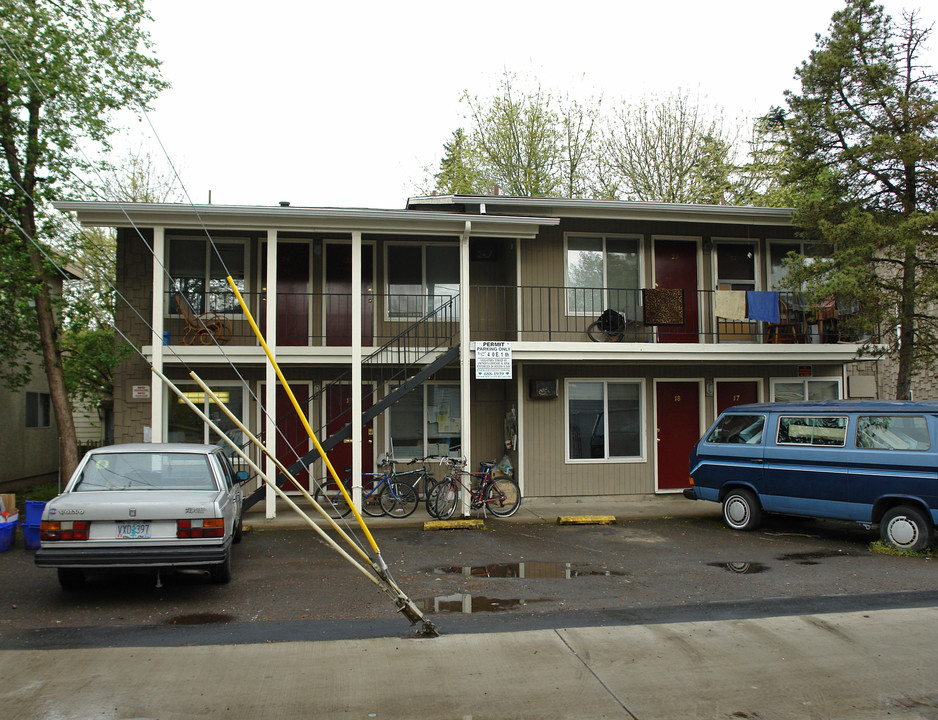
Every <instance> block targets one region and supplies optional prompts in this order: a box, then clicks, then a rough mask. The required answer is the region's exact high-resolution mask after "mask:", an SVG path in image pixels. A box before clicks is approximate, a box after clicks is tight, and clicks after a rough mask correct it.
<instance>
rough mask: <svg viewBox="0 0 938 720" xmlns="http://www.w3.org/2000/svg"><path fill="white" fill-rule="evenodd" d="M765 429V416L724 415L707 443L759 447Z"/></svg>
mask: <svg viewBox="0 0 938 720" xmlns="http://www.w3.org/2000/svg"><path fill="white" fill-rule="evenodd" d="M764 427H765V415H724V416H723V418H722V419H721V420H720V422H718V423H717V424H716V426H715V427H714V428H713V430H712V431H711V432H710V435H708V436H707V442H709V443H747V444H749V445H758V444H759V443H761V442H762V429H763V428H764Z"/></svg>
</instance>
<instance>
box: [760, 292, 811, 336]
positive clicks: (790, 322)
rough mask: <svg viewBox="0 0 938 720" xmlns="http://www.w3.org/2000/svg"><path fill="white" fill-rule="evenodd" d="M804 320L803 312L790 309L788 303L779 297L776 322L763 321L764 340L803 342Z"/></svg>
mask: <svg viewBox="0 0 938 720" xmlns="http://www.w3.org/2000/svg"><path fill="white" fill-rule="evenodd" d="M804 336H805V320H804V312H803V311H800V310H792V309H791V308H789V307H788V303H786V302H785V301H784V300H781V299H779V301H778V322H777V323H773V322H767V323H765V330H764V341H765V342H767V343H774V344H780V343H793V344H796V343H801V342H804Z"/></svg>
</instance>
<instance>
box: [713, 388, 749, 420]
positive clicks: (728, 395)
mask: <svg viewBox="0 0 938 720" xmlns="http://www.w3.org/2000/svg"><path fill="white" fill-rule="evenodd" d="M716 398H717V415H719V414H720V413H721V412H723V411H724V410H726V408H729V407H733V406H734V405H748V404H749V403H756V402H759V383H758V382H756V381H755V380H718V381H717V388H716Z"/></svg>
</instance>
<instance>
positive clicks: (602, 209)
mask: <svg viewBox="0 0 938 720" xmlns="http://www.w3.org/2000/svg"><path fill="white" fill-rule="evenodd" d="M412 204H419V205H467V206H472V205H478V206H479V207H480V208H485V210H488V209H489V208H492V207H498V206H500V207H516V208H517V207H522V208H530V209H531V210H532V211H534V212H538V213H539V214H540V215H542V216H548V217H563V218H596V219H609V220H658V221H669V220H670V221H680V222H710V223H714V222H716V223H729V224H737V225H792V213H793V212H794V210H793V209H792V208H775V207H749V206H739V205H698V204H692V203H661V202H633V201H625V200H577V199H570V198H526V197H511V196H507V195H492V196H482V195H430V196H425V197H412V198H408V199H407V207H410V206H411V205H412Z"/></svg>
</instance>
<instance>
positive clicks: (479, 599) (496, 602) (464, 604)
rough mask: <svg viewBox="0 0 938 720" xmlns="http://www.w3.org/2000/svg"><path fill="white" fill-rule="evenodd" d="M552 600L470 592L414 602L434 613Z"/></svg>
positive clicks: (504, 608)
mask: <svg viewBox="0 0 938 720" xmlns="http://www.w3.org/2000/svg"><path fill="white" fill-rule="evenodd" d="M540 602H550V601H549V600H547V599H538V600H524V599H521V598H490V597H485V596H482V595H470V594H469V593H456V594H455V595H437V596H436V597H430V598H423V599H420V600H415V601H414V604H415V605H416V606H417V607H418V608H419V609H420V610H421V611H422V612H426V613H432V614H442V613H463V614H466V615H471V614H472V613H484V612H506V611H509V610H518V609H519V608H523V607H526V606H527V605H529V604H531V603H540Z"/></svg>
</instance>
